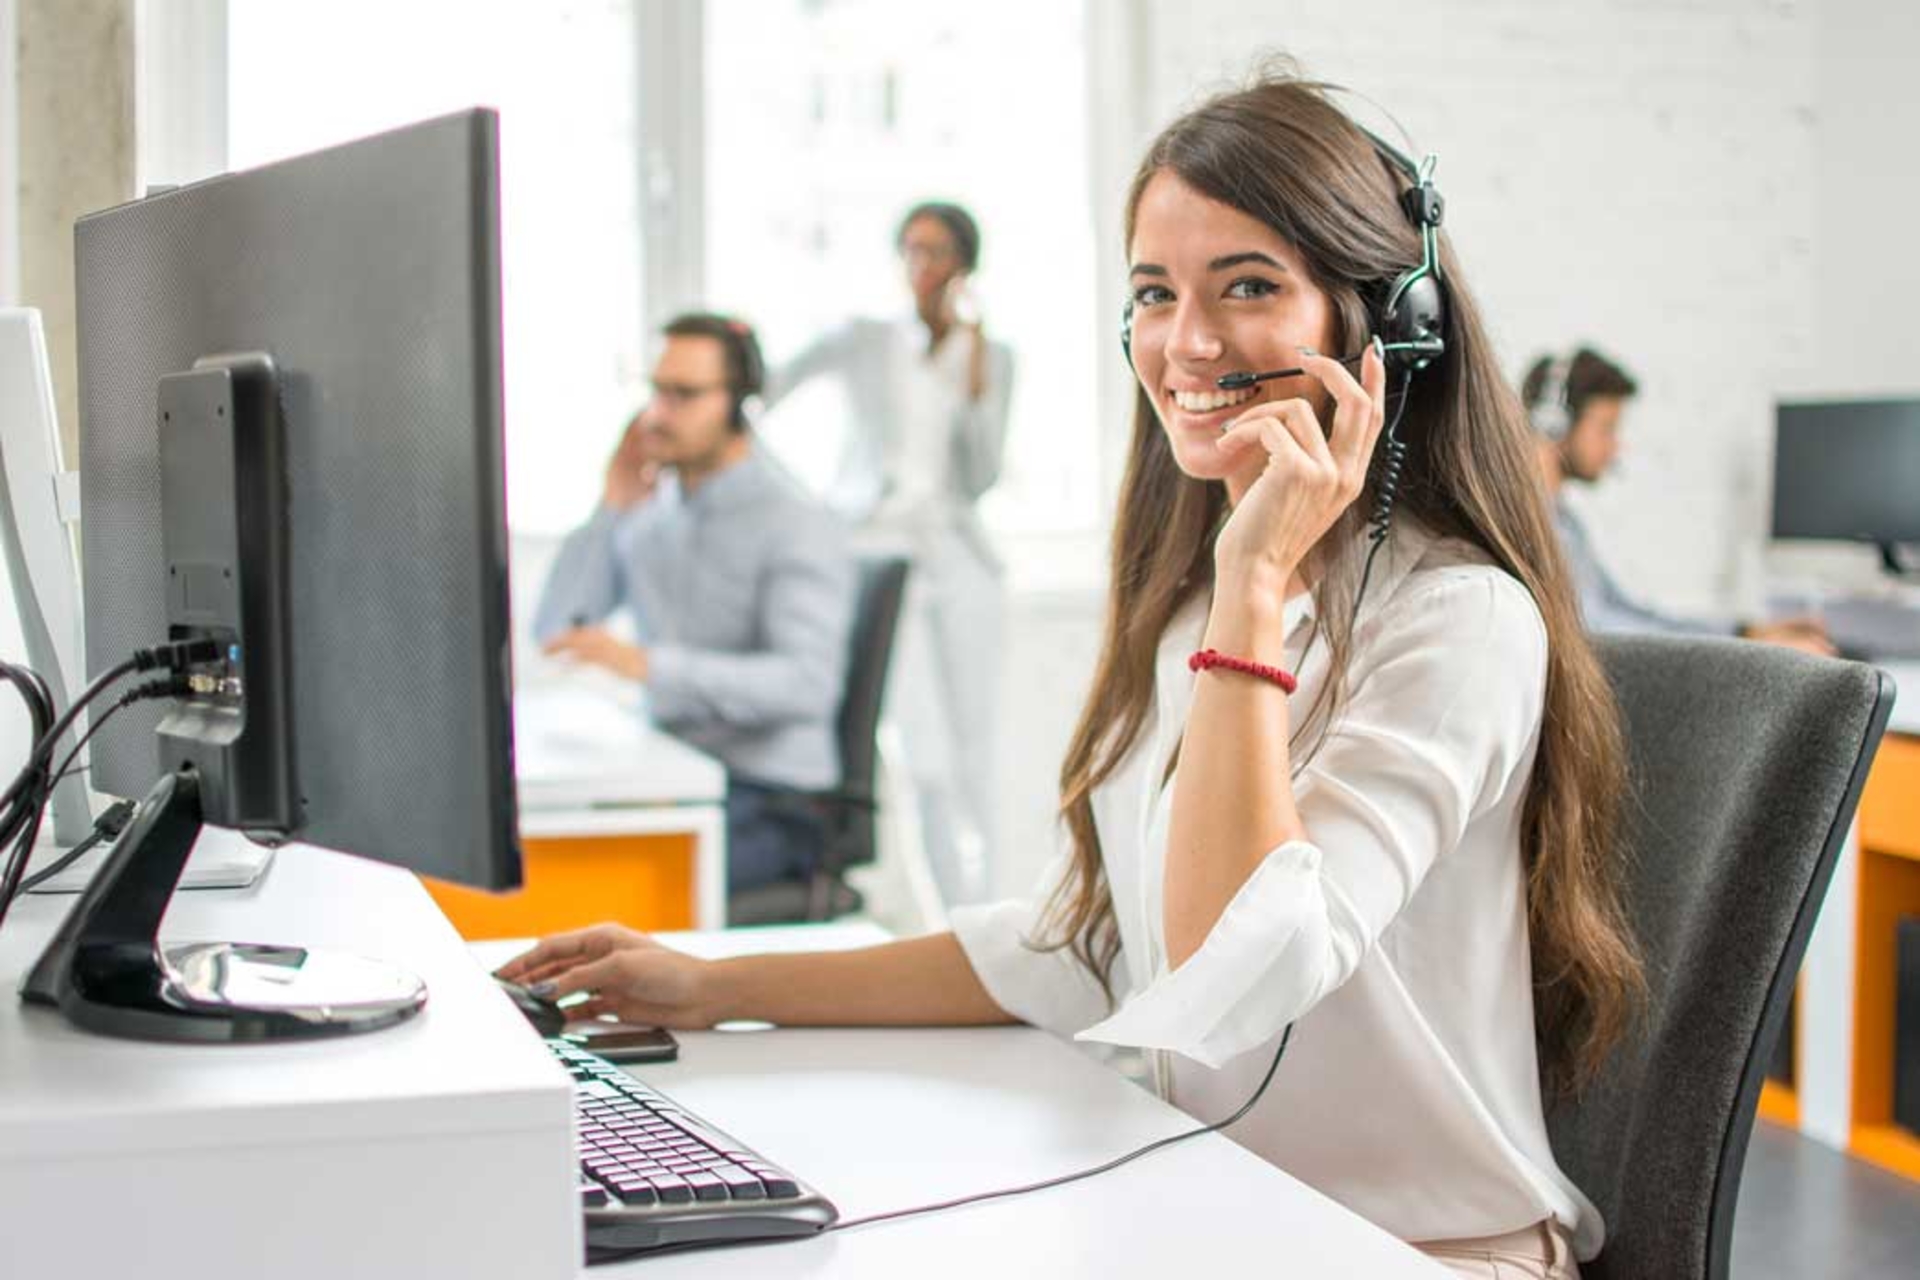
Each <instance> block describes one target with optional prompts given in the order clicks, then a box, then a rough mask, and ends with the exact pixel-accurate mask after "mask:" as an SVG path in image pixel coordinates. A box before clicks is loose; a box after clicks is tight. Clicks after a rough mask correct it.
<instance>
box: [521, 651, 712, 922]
mask: <svg viewBox="0 0 1920 1280" xmlns="http://www.w3.org/2000/svg"><path fill="white" fill-rule="evenodd" d="M513 713H514V717H513V718H514V752H515V772H516V774H517V776H518V779H519V792H520V831H521V834H522V835H524V836H528V837H531V838H535V839H556V838H557V839H564V838H566V837H569V836H625V835H680V834H686V835H691V836H692V837H693V842H694V844H693V849H694V853H693V858H694V871H693V881H694V911H693V918H694V921H695V922H696V923H697V924H698V925H699V926H700V927H701V928H703V929H717V928H719V927H720V926H721V925H723V924H724V923H725V922H726V916H727V855H726V848H727V838H726V815H725V809H724V805H725V803H726V798H727V774H726V770H725V769H724V768H723V767H722V766H721V765H720V762H719V761H717V760H715V759H714V758H713V757H711V756H709V755H707V754H705V753H704V752H701V751H698V750H696V749H694V748H693V747H690V746H688V745H687V744H686V743H684V742H682V741H680V740H679V739H678V738H674V737H672V736H670V735H668V734H665V733H662V732H661V731H660V730H659V729H657V728H655V727H654V726H653V725H651V724H650V723H648V721H647V720H646V718H645V716H644V715H642V714H641V712H640V710H639V708H638V706H637V705H633V704H632V703H631V700H630V699H629V700H627V701H622V700H621V693H620V690H618V689H617V688H611V687H608V686H607V685H605V684H604V683H603V682H595V681H592V680H574V681H568V682H561V683H545V684H538V685H532V686H529V687H525V688H522V689H520V690H519V691H518V692H516V693H515V695H514V700H513Z"/></svg>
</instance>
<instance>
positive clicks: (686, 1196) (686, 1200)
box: [651, 1178, 693, 1204]
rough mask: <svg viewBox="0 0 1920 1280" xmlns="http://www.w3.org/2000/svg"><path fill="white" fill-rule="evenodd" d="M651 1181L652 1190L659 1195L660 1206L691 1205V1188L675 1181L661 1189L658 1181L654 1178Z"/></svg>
mask: <svg viewBox="0 0 1920 1280" xmlns="http://www.w3.org/2000/svg"><path fill="white" fill-rule="evenodd" d="M651 1181H652V1182H653V1184H654V1188H653V1189H654V1190H655V1191H657V1192H659V1193H660V1203H661V1204H692V1203H693V1188H692V1187H690V1186H688V1185H687V1184H686V1183H684V1182H679V1181H675V1182H670V1183H668V1184H667V1185H666V1186H664V1187H663V1186H661V1185H660V1180H659V1179H658V1178H654V1179H652V1180H651Z"/></svg>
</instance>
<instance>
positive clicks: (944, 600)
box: [766, 202, 1013, 904]
mask: <svg viewBox="0 0 1920 1280" xmlns="http://www.w3.org/2000/svg"><path fill="white" fill-rule="evenodd" d="M894 247H895V249H896V250H897V251H898V253H899V255H900V262H901V265H902V267H903V269H904V275H905V281H906V284H907V288H908V290H909V292H910V293H911V295H912V299H913V307H912V310H911V311H909V312H906V313H904V314H902V315H901V316H899V317H898V318H896V319H891V320H884V319H856V320H853V321H850V322H849V323H847V324H845V325H843V326H842V327H840V328H838V329H836V330H834V331H832V332H830V333H828V334H826V335H825V336H823V337H821V338H820V339H818V340H817V341H815V342H814V343H813V344H812V345H810V346H808V347H807V348H806V349H805V350H803V351H802V352H801V353H800V354H799V355H798V356H796V357H795V358H794V359H792V360H791V361H789V362H788V363H787V364H785V365H784V366H782V367H781V368H779V369H776V370H775V371H774V372H773V373H772V374H771V376H770V377H769V378H768V381H767V389H766V401H767V404H768V406H769V407H771V406H772V405H773V404H774V403H775V402H777V401H778V400H779V399H781V398H782V397H783V396H785V395H787V394H788V393H790V392H792V391H794V390H795V389H797V388H798V387H800V386H801V385H803V384H805V383H807V382H809V381H811V380H813V379H815V378H822V377H830V378H837V379H839V380H840V382H841V383H842V385H843V386H844V388H845V392H846V399H847V404H848V407H849V412H850V419H851V420H850V422H849V423H848V431H847V432H846V435H845V444H844V446H843V448H842V450H841V455H840V458H839V461H838V463H837V466H836V469H835V474H834V477H833V480H832V482H831V483H830V485H829V486H828V490H827V494H826V497H827V501H828V503H829V505H831V506H833V507H834V508H835V509H837V510H839V511H840V512H842V513H843V514H845V515H846V516H848V517H849V518H850V519H852V520H853V521H854V522H855V523H856V524H857V525H858V527H859V530H860V536H859V539H858V542H859V545H860V548H861V550H862V551H863V552H865V553H867V554H872V555H904V556H906V557H907V558H908V559H910V560H911V561H912V563H913V577H912V579H911V581H910V586H909V594H908V603H907V608H906V612H905V615H904V617H903V620H902V627H901V632H900V637H899V640H898V642H897V648H896V651H895V653H894V655H893V672H894V674H893V676H892V678H891V680H890V683H889V687H888V692H887V715H888V719H889V720H890V721H891V722H892V724H893V725H894V726H895V727H896V728H897V729H898V731H899V733H900V736H901V739H902V744H903V746H904V749H905V754H906V756H907V767H908V770H909V771H910V773H911V775H912V779H913V784H914V791H915V795H916V799H917V800H918V803H919V806H920V815H921V829H922V839H923V840H924V841H925V842H926V846H927V851H928V856H929V860H930V861H931V863H932V865H933V868H934V875H935V877H936V879H937V880H938V881H939V884H940V889H941V892H942V895H943V897H944V898H945V900H946V901H947V903H949V904H953V903H957V902H971V901H978V900H979V899H981V898H983V897H985V896H986V895H987V894H988V893H989V891H990V888H991V886H990V885H989V883H988V875H987V865H986V851H987V849H988V848H989V847H990V845H991V829H990V827H991V816H992V812H993V804H992V794H993V776H994V775H993V770H994V757H995V752H994V749H993V730H994V724H995V719H996V717H995V711H996V707H997V694H998V663H997V658H998V654H999V649H1000V632H1001V624H1002V612H1003V610H1002V601H1001V581H1000V579H1001V570H1000V562H999V558H998V556H997V555H995V553H994V550H993V546H992V544H991V542H990V541H989V539H988V537H987V534H986V530H985V529H984V528H983V527H982V525H981V523H980V520H979V517H978V515H977V514H976V512H975V510H974V506H975V504H976V503H977V502H978V501H979V499H980V497H981V495H982V494H984V493H986V491H987V490H988V489H990V488H992V487H993V485H994V483H995V482H996V481H997V480H998V479H999V478H1000V463H1001V457H1002V454H1003V452H1004V448H1005V444H1006V436H1007V404H1008V399H1009V397H1010V395H1011V393H1012V389H1013V352H1012V351H1011V349H1009V348H1008V347H1007V346H1006V344H1004V343H1000V342H994V341H991V340H990V339H988V338H987V336H986V333H985V330H984V328H983V327H982V324H981V320H980V316H979V312H978V309H977V307H976V306H975V305H974V304H973V300H972V297H971V293H970V291H969V288H968V282H969V280H970V279H971V276H972V273H973V271H974V269H975V268H976V267H977V266H978V265H979V260H980V228H979V225H978V224H977V223H976V222H975V221H974V219H973V216H972V215H971V214H969V213H968V212H967V211H966V210H965V209H963V208H961V207H960V206H959V205H957V204H946V203H940V202H927V203H922V204H918V205H915V206H914V207H913V208H912V209H909V210H908V211H907V213H906V215H905V216H904V217H903V218H902V219H901V220H900V224H899V229H898V231H897V232H896V234H895V237H894Z"/></svg>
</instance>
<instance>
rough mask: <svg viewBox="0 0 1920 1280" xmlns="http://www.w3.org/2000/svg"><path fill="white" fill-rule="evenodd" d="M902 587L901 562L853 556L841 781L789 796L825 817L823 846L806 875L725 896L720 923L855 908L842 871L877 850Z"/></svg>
mask: <svg viewBox="0 0 1920 1280" xmlns="http://www.w3.org/2000/svg"><path fill="white" fill-rule="evenodd" d="M906 591H907V561H905V560H902V559H894V558H886V559H868V560H862V561H861V562H860V570H859V585H858V588H857V592H858V594H857V596H856V599H855V603H854V615H853V634H852V644H851V649H850V652H849V654H848V660H847V687H846V692H845V693H844V694H843V695H842V696H841V700H840V715H839V719H838V722H837V736H838V738H839V744H840V786H839V787H838V788H837V789H835V790H833V791H815V792H803V791H796V792H793V793H791V794H790V796H789V797H788V801H789V802H790V803H793V804H796V805H803V806H805V807H806V808H807V809H808V810H809V812H811V813H813V814H815V815H817V816H818V817H819V818H820V819H821V820H822V821H823V822H824V823H825V825H826V833H827V835H826V846H825V851H824V853H823V855H822V857H821V859H820V862H819V865H817V866H816V867H814V868H813V872H812V874H811V875H810V876H809V877H808V878H807V879H805V880H788V881H778V882H776V883H774V884H769V885H761V886H758V887H756V888H753V889H748V890H745V891H743V892H741V893H737V894H734V895H732V897H731V898H730V899H729V900H728V903H727V923H729V924H735V925H746V924H775V923H781V922H788V921H796V920H831V919H833V918H834V917H835V916H842V915H846V914H848V913H849V912H852V911H857V910H859V908H860V905H861V902H860V895H859V894H858V893H857V892H855V891H854V889H853V887H852V886H851V885H849V884H847V882H846V873H847V869H848V868H849V867H855V866H860V865H862V864H865V863H870V862H872V861H873V860H874V858H875V857H876V856H877V853H878V845H879V840H878V836H877V830H876V829H877V826H878V821H877V820H878V816H879V810H880V803H879V796H878V789H877V788H878V781H879V772H880V770H879V758H880V751H879V746H878V737H879V731H880V704H881V701H882V699H883V697H884V695H885V693H886V688H887V668H888V667H889V665H890V664H891V663H892V660H893V640H894V636H895V634H896V633H897V632H898V631H899V628H900V605H901V602H902V601H903V600H904V599H905V597H906Z"/></svg>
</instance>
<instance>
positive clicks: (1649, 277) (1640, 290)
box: [1146, 0, 1818, 608]
mask: <svg viewBox="0 0 1920 1280" xmlns="http://www.w3.org/2000/svg"><path fill="white" fill-rule="evenodd" d="M1151 28H1152V29H1151V32H1150V34H1149V37H1148V42H1149V48H1150V50H1151V52H1150V56H1149V57H1148V58H1147V59H1146V65H1147V66H1148V67H1149V68H1150V71H1151V75H1152V79H1151V82H1150V84H1149V85H1148V86H1147V88H1146V92H1147V94H1148V96H1149V98H1150V100H1151V101H1152V102H1153V104H1154V109H1155V113H1156V114H1157V115H1158V116H1161V117H1166V116H1168V115H1170V114H1171V113H1172V112H1174V111H1175V110H1176V109H1177V108H1178V107H1180V106H1181V105H1183V104H1186V103H1188V102H1189V101H1190V100H1191V99H1192V98H1193V97H1194V96H1195V93H1196V88H1197V87H1198V86H1203V85H1210V84H1215V83H1218V82H1220V81H1221V80H1222V79H1223V78H1226V79H1233V78H1237V77H1238V76H1239V75H1240V74H1241V73H1243V72H1244V71H1245V70H1246V68H1247V67H1248V66H1249V64H1250V62H1251V57H1250V55H1251V53H1252V51H1254V50H1256V49H1258V48H1260V47H1261V46H1263V45H1271V46H1272V47H1282V48H1284V49H1285V50H1286V51H1287V52H1289V53H1291V54H1293V55H1295V56H1296V57H1298V58H1300V59H1301V60H1302V61H1303V62H1304V63H1305V64H1306V69H1307V70H1308V71H1309V72H1310V73H1312V74H1314V75H1317V76H1319V77H1322V78H1325V79H1329V80H1333V81H1337V82H1339V83H1342V84H1346V85H1349V86H1352V87H1354V88H1356V89H1359V90H1362V91H1364V92H1365V93H1366V94H1367V95H1368V96H1370V97H1372V98H1373V99H1375V100H1377V101H1378V102H1379V103H1381V104H1383V105H1384V106H1385V107H1387V108H1388V109H1390V110H1391V111H1392V112H1393V114H1394V115H1396V116H1397V117H1399V119H1400V120H1401V121H1402V122H1403V123H1404V124H1405V126H1406V127H1407V129H1408V130H1409V131H1410V132H1411V134H1412V136H1413V139H1414V141H1415V143H1416V144H1417V145H1418V146H1419V147H1420V148H1421V149H1423V150H1432V151H1436V152H1438V153H1439V156H1440V167H1439V170H1438V174H1437V179H1438V185H1439V187H1440V189H1441V191H1442V193H1443V194H1445V196H1446V197H1447V200H1448V232H1449V234H1450V235H1451V236H1452V238H1453V241H1454V245H1455V247H1456V248H1457V250H1458V251H1459V253H1460V255H1461V258H1462V261H1463V263H1464V273H1463V274H1464V275H1465V276H1466V278H1467V279H1468V281H1469V282H1470V283H1471V285H1472V287H1473V289H1474V290H1475V292H1476V294H1477V295H1478V297H1479V300H1480V303H1481V305H1482V308H1483V310H1484V311H1485V313H1486V315H1487V316H1488V318H1489V320H1490V321H1491V324H1492V327H1493V330H1494V334H1495V337H1496V340H1497V341H1498V343H1499V346H1500V352H1501V359H1502V363H1503V364H1504V365H1505V366H1506V367H1507V368H1509V369H1511V370H1513V371H1515V373H1516V374H1517V373H1518V371H1520V370H1521V369H1522V368H1524V366H1525V363H1526V362H1527V361H1528V360H1529V359H1530V358H1531V357H1532V356H1533V355H1534V354H1535V353H1537V352H1539V351H1541V350H1544V349H1547V348H1549V347H1552V348H1559V347H1564V346H1569V345H1571V344H1573V343H1575V342H1579V341H1582V340H1586V341H1591V342H1593V343H1594V344H1595V345H1597V346H1598V347H1599V348H1600V349H1602V350H1605V351H1609V352H1611V353H1614V354H1615V355H1616V356H1617V357H1618V358H1619V359H1620V361H1621V362H1622V363H1623V364H1625V365H1626V366H1627V367H1628V368H1630V369H1631V370H1633V371H1634V373H1635V374H1636V375H1637V376H1638V378H1639V381H1640V385H1641V393H1640V396H1639V400H1638V403H1637V404H1636V405H1635V407H1634V410H1633V413H1632V416H1631V418H1630V419H1629V427H1628V430H1629V435H1628V438H1627V451H1626V458H1625V464H1624V466H1623V467H1622V468H1621V470H1620V472H1619V474H1618V476H1617V478H1615V479H1614V480H1613V481H1612V482H1610V483H1609V484H1607V485H1605V486H1603V487H1601V488H1600V489H1599V490H1597V491H1596V492H1594V493H1592V494H1590V495H1581V496H1583V497H1589V498H1591V499H1592V500H1591V501H1589V502H1587V503H1585V504H1584V505H1585V507H1586V509H1587V510H1588V511H1589V512H1590V513H1591V515H1592V520H1593V523H1594V526H1595V533H1596V537H1597V539H1598V540H1599V541H1600V542H1601V543H1602V545H1603V548H1604V550H1605V552H1606V553H1607V555H1608V558H1609V559H1610V560H1611V561H1612V562H1613V563H1614V564H1615V565H1616V567H1617V570H1618V571H1619V572H1620V574H1621V576H1622V577H1623V578H1624V579H1625V580H1627V581H1628V582H1631V583H1632V584H1634V586H1635V587H1636V588H1637V589H1640V590H1642V591H1644V592H1645V593H1646V594H1648V595H1649V596H1651V597H1653V598H1656V599H1658V600H1661V601H1663V602H1665V603H1667V604H1669V605H1670V606H1674V607H1692V608H1707V607H1728V606H1732V605H1735V604H1744V603H1746V601H1745V600H1744V599H1743V597H1744V596H1745V595H1746V594H1748V593H1750V592H1751V593H1757V590H1758V583H1757V582H1752V581H1748V578H1749V577H1751V573H1750V567H1749V566H1750V563H1751V561H1752V560H1753V559H1754V557H1753V556H1752V555H1750V554H1748V552H1749V550H1750V549H1753V548H1757V547H1758V546H1759V542H1760V538H1761V535H1762V533H1763V531H1764V525H1765V504H1766V484H1767V473H1766V468H1765V466H1764V453H1765V450H1766V447H1767V443H1768V441H1769V439H1770V437H1771V430H1772V423H1771V402H1772V397H1773V393H1774V390H1775V388H1776V387H1778V386H1782V385H1790V384H1797V383H1798V382H1799V381H1800V380H1801V378H1802V377H1803V374H1802V373H1801V370H1802V369H1803V368H1805V367H1807V366H1810V365H1811V364H1812V363H1813V361H1812V357H1811V355H1810V352H1809V347H1810V345H1811V339H1812V337H1813V335H1814V317H1813V308H1812V306H1811V305H1810V304H1811V300H1812V297H1813V284H1814V259H1813V252H1814V227H1815V212H1814V210H1815V194H1814V192H1815V183H1814V164H1813V160H1814V138H1815V127H1814V126H1815V119H1816V112H1815V110H1814V101H1815V93H1816V87H1817V84H1818V77H1817V75H1816V73H1815V67H1814V62H1813V57H1812V49H1813V48H1814V45H1815V37H1816V26H1815V14H1814V12H1813V10H1812V9H1810V8H1808V7H1806V6H1797V5H1791V4H1770V5H1758V4H1754V3H1752V2H1751V0H1699V2H1698V3H1693V4H1688V5H1685V6H1668V5H1661V4H1654V3H1632V2H1628V0H1610V2H1607V3H1590V2H1586V0H1458V2H1456V3H1449V4H1445V5H1437V4H1430V3H1419V4H1416V3H1411V2H1408V0H1395V2H1393V3H1386V4H1376V5H1371V6H1368V7H1367V8H1366V9H1365V10H1364V11H1356V10H1351V9H1342V8H1341V7H1339V6H1327V5H1322V4H1306V3H1290V4H1285V5H1275V4H1271V3H1261V2H1260V0H1194V2H1192V3H1180V4H1174V3H1167V2H1166V0H1155V3H1154V4H1153V7H1152V19H1151ZM1366 110H1367V108H1366V107H1365V105H1364V104H1356V111H1357V112H1358V113H1362V114H1364V112H1365V111H1366Z"/></svg>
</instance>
